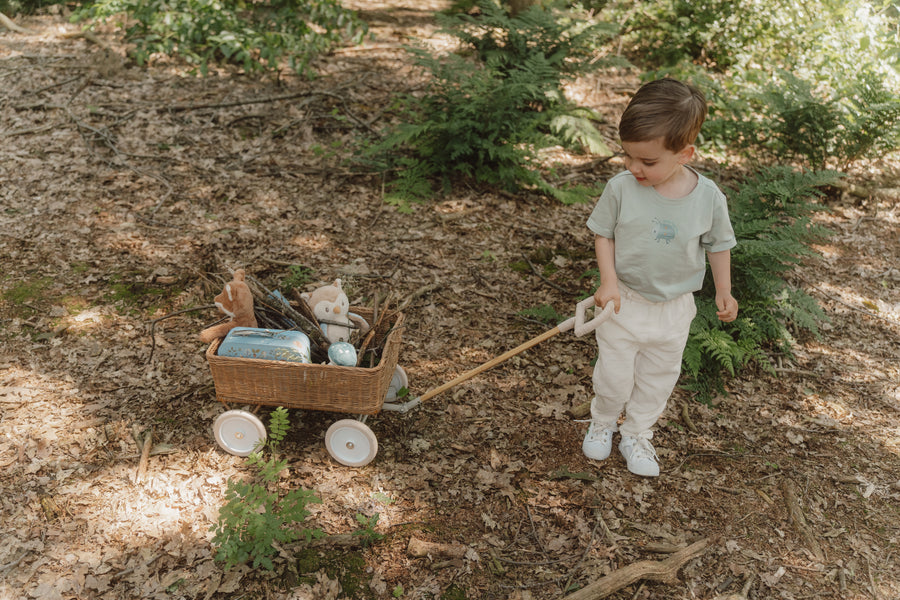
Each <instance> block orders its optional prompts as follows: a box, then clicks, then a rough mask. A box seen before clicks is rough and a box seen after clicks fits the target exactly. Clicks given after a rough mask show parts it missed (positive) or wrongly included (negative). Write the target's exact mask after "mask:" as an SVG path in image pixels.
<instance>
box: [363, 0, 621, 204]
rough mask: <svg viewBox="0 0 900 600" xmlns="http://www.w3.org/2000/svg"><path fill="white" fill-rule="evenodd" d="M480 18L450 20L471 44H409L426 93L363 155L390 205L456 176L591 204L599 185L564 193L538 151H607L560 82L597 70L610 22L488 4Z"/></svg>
mask: <svg viewBox="0 0 900 600" xmlns="http://www.w3.org/2000/svg"><path fill="white" fill-rule="evenodd" d="M478 6H479V9H480V11H479V15H478V16H477V17H476V16H470V15H455V16H453V17H448V18H446V19H444V21H443V23H444V25H445V27H446V30H447V31H448V32H449V33H451V34H452V35H454V36H456V37H457V38H459V40H460V41H461V42H462V43H463V45H464V47H465V48H466V49H467V50H466V51H465V52H462V53H460V54H450V55H448V56H433V55H431V54H430V53H428V52H426V51H424V50H422V49H415V48H412V49H410V50H409V51H410V53H411V55H412V56H413V59H414V61H415V63H416V64H417V65H418V66H419V67H421V68H422V69H423V70H424V71H426V72H429V73H430V74H431V79H430V83H429V86H428V88H427V89H426V91H425V93H424V95H421V96H419V95H417V96H409V97H406V98H404V99H403V100H402V101H401V104H400V108H401V114H400V119H401V123H400V124H399V125H397V126H394V127H392V128H390V129H388V130H387V131H386V132H385V135H384V137H383V139H381V140H380V141H378V142H375V143H373V144H372V145H370V146H369V147H367V148H364V149H363V150H362V151H361V152H360V153H359V157H358V158H359V159H360V160H362V161H371V162H372V164H374V165H375V166H376V167H377V168H379V169H380V170H382V171H383V172H385V173H387V174H390V177H389V180H390V183H389V186H388V187H389V193H388V195H387V198H386V199H387V201H388V202H391V203H393V204H396V205H397V206H399V207H400V208H401V209H403V210H409V209H410V207H411V205H412V204H413V203H414V202H417V201H422V200H424V199H426V198H428V197H430V196H431V195H433V194H434V190H435V183H436V184H437V186H438V188H439V189H443V190H448V189H450V188H451V187H452V185H453V183H454V182H456V181H459V180H468V181H470V182H475V183H476V184H481V185H486V186H490V187H496V188H499V189H502V190H506V191H510V192H514V191H517V190H520V189H522V188H528V189H535V190H538V191H540V192H543V193H545V194H548V195H550V196H552V197H555V198H557V199H559V200H560V201H563V202H577V201H582V202H583V201H586V200H588V199H589V198H590V194H591V193H593V192H594V191H595V190H588V189H584V188H569V189H558V188H556V187H555V186H553V185H551V184H550V183H549V182H547V181H546V180H545V178H544V177H543V176H542V174H541V172H540V167H541V164H540V161H539V159H538V155H537V152H538V150H539V149H541V148H545V147H549V146H555V145H560V144H564V145H568V146H576V145H580V146H582V147H587V148H590V149H591V150H592V151H595V152H608V150H607V149H606V146H605V142H604V141H603V139H602V137H601V136H600V135H599V133H598V132H597V130H596V128H595V127H594V126H593V121H594V120H595V119H596V117H595V116H594V114H593V113H592V112H591V111H589V110H588V109H585V108H578V107H576V106H574V105H573V104H572V103H571V102H569V101H568V100H566V98H565V96H564V94H563V82H564V81H566V80H567V79H570V78H572V77H574V76H576V75H577V74H579V73H583V72H586V71H588V70H590V69H595V68H599V67H600V66H602V65H604V64H606V63H605V62H604V61H596V60H593V57H594V55H593V49H594V48H595V45H596V44H597V43H598V40H603V39H608V38H609V36H611V35H612V28H611V27H610V26H609V25H607V24H602V23H601V24H597V23H594V24H591V25H586V24H585V23H584V21H579V20H577V19H571V18H566V17H564V16H560V15H559V14H558V13H555V12H552V11H550V10H546V9H543V8H541V7H539V6H536V7H533V8H531V9H529V10H528V11H525V12H524V13H521V14H519V15H516V16H515V17H511V16H509V15H508V14H507V13H506V12H505V11H504V10H503V9H502V8H501V7H500V5H499V4H498V3H496V2H492V1H489V0H482V1H481V2H479V4H478Z"/></svg>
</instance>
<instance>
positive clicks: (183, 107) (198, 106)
mask: <svg viewBox="0 0 900 600" xmlns="http://www.w3.org/2000/svg"><path fill="white" fill-rule="evenodd" d="M323 95H330V94H329V93H328V92H296V93H293V94H282V95H280V96H267V97H265V98H253V99H251V100H233V101H231V102H198V103H187V104H172V105H170V106H165V107H161V108H160V109H159V112H183V111H187V110H202V109H207V108H234V107H236V106H246V105H248V104H266V103H269V102H279V101H281V100H294V99H295V98H303V97H304V96H323Z"/></svg>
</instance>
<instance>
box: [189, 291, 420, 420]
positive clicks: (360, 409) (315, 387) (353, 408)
mask: <svg viewBox="0 0 900 600" xmlns="http://www.w3.org/2000/svg"><path fill="white" fill-rule="evenodd" d="M351 310H352V311H353V312H354V313H356V314H358V315H360V316H361V317H363V318H364V319H366V320H367V321H368V322H369V323H372V317H373V313H372V311H371V310H370V309H367V308H356V307H351ZM402 327H403V313H400V312H392V311H388V312H387V313H385V315H384V316H383V318H381V319H380V323H379V324H378V326H377V327H376V330H375V335H374V336H373V338H372V340H371V341H370V342H369V345H368V348H382V351H381V360H380V361H379V363H378V364H377V365H376V366H374V367H339V366H337V365H319V364H303V363H294V362H285V361H277V360H260V359H254V358H232V357H228V356H219V355H218V354H216V352H217V351H218V348H219V344H220V343H221V341H222V340H221V339H218V340H215V341H214V342H213V343H212V344H210V346H209V348H207V349H206V359H207V361H208V362H209V368H210V371H212V377H213V382H214V383H215V386H216V398H217V399H218V400H219V401H220V402H222V403H224V404H226V405H227V404H256V405H266V406H283V407H285V408H300V409H308V410H327V411H333V412H344V413H354V414H360V415H374V414H376V413H378V412H379V411H380V410H381V406H382V404H383V403H384V397H385V395H386V394H387V391H388V387H389V386H390V384H391V378H392V377H393V375H394V369H395V368H396V366H397V360H398V358H399V355H400V337H401V330H402Z"/></svg>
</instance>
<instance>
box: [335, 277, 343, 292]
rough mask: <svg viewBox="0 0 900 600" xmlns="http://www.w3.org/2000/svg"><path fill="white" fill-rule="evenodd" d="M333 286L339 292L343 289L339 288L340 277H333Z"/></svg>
mask: <svg viewBox="0 0 900 600" xmlns="http://www.w3.org/2000/svg"><path fill="white" fill-rule="evenodd" d="M334 287H336V288H337V289H338V291H339V292H342V291H344V290H342V289H341V280H340V279H335V280H334Z"/></svg>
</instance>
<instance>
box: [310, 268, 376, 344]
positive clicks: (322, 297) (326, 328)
mask: <svg viewBox="0 0 900 600" xmlns="http://www.w3.org/2000/svg"><path fill="white" fill-rule="evenodd" d="M300 297H301V298H302V299H303V301H304V302H306V304H308V305H309V308H310V309H311V310H312V312H313V314H314V315H316V319H318V320H319V324H320V325H321V327H322V333H324V334H325V337H326V338H328V341H329V342H332V343H334V342H346V341H348V340H349V339H350V334H351V333H353V329H354V327H356V328H359V333H360V335H365V334H366V332H368V331H369V324H368V323H367V322H366V320H365V319H363V318H362V317H361V316H359V315H357V314H355V313H352V312H350V301H349V300H348V299H347V294H345V293H344V290H342V289H341V280H340V279H335V280H334V283H333V284H331V285H323V286H322V287H320V288H317V289H315V290H313V291H312V292H310V293H304V294H301V295H300Z"/></svg>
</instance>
